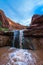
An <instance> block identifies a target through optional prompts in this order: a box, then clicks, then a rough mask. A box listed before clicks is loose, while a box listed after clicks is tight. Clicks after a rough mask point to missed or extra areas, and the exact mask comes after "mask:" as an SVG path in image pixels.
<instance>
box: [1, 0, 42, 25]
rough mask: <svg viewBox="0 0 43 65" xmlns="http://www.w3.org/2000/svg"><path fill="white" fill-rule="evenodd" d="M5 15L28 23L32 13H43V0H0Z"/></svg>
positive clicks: (18, 21)
mask: <svg viewBox="0 0 43 65" xmlns="http://www.w3.org/2000/svg"><path fill="white" fill-rule="evenodd" d="M0 9H2V10H3V11H4V12H5V14H6V16H7V17H9V18H11V19H12V20H13V21H15V22H17V23H20V24H22V25H29V24H30V22H31V17H32V16H33V15H34V14H40V15H41V14H43V0H0Z"/></svg>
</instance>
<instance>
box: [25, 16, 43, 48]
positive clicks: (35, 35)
mask: <svg viewBox="0 0 43 65" xmlns="http://www.w3.org/2000/svg"><path fill="white" fill-rule="evenodd" d="M24 38H25V44H24V47H25V48H27V46H28V48H31V49H43V15H34V16H33V17H32V20H31V24H30V26H29V27H28V28H27V30H25V31H24Z"/></svg>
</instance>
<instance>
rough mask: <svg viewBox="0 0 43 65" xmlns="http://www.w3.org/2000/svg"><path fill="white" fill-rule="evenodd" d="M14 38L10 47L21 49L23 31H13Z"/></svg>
mask: <svg viewBox="0 0 43 65" xmlns="http://www.w3.org/2000/svg"><path fill="white" fill-rule="evenodd" d="M13 32H14V36H13V40H12V46H13V47H16V48H22V38H23V30H13Z"/></svg>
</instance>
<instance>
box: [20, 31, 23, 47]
mask: <svg viewBox="0 0 43 65" xmlns="http://www.w3.org/2000/svg"><path fill="white" fill-rule="evenodd" d="M22 39H23V30H20V34H19V41H20V43H19V44H20V48H22Z"/></svg>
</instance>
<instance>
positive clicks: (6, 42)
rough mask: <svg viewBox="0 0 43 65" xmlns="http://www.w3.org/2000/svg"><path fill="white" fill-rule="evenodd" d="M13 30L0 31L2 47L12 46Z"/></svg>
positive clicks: (0, 45) (0, 44)
mask: <svg viewBox="0 0 43 65" xmlns="http://www.w3.org/2000/svg"><path fill="white" fill-rule="evenodd" d="M12 39H13V32H0V47H4V46H11V44H12Z"/></svg>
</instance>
